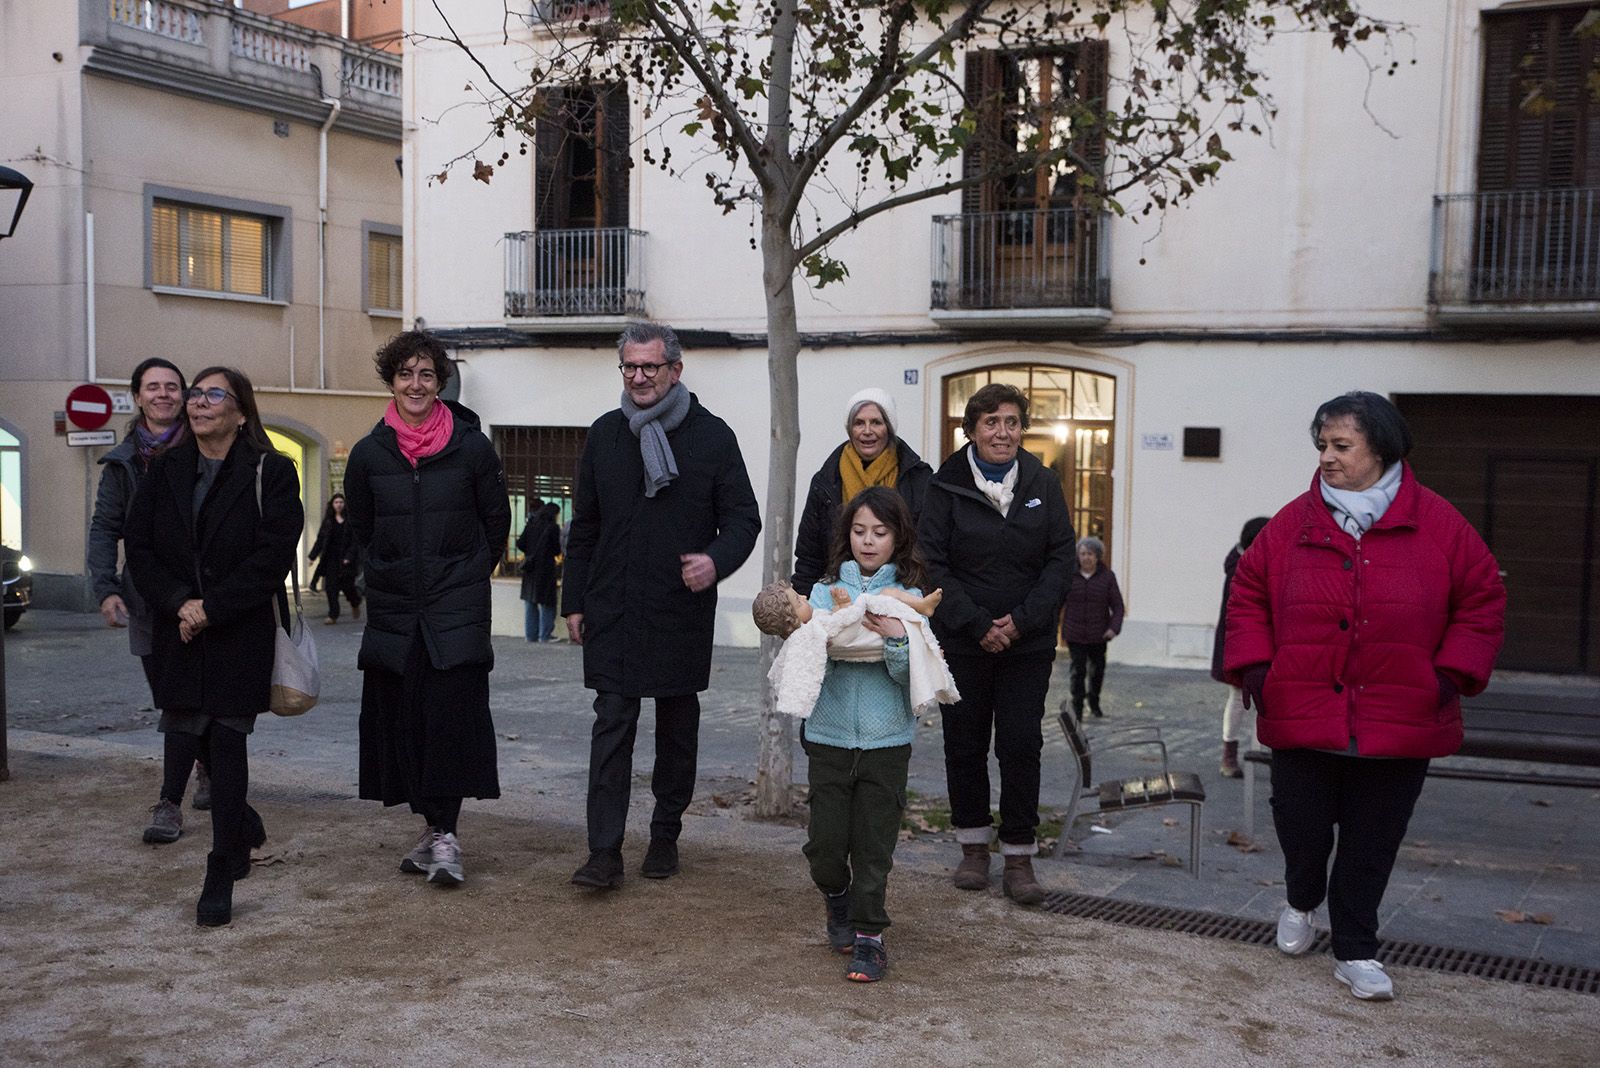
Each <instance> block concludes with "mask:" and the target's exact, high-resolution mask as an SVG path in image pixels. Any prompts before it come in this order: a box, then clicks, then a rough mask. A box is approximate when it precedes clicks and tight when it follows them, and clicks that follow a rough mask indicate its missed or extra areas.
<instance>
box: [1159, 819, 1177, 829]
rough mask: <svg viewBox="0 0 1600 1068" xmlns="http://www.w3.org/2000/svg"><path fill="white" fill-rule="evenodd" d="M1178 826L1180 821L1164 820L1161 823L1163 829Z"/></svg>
mask: <svg viewBox="0 0 1600 1068" xmlns="http://www.w3.org/2000/svg"><path fill="white" fill-rule="evenodd" d="M1177 825H1178V821H1177V820H1174V819H1164V820H1162V821H1161V826H1163V827H1176V826H1177Z"/></svg>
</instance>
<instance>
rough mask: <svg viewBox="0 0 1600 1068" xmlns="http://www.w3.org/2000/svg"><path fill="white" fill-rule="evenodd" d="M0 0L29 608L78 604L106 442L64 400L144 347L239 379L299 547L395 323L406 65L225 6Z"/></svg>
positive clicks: (6, 447)
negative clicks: (278, 457)
mask: <svg viewBox="0 0 1600 1068" xmlns="http://www.w3.org/2000/svg"><path fill="white" fill-rule="evenodd" d="M3 6H4V19H5V26H6V29H5V32H4V33H3V34H0V94H3V95H4V97H5V98H6V99H7V101H8V102H9V103H8V107H7V121H6V123H5V124H4V125H3V126H0V159H3V160H5V161H7V165H8V166H11V167H13V168H14V169H17V170H19V171H22V172H23V173H24V174H26V175H27V176H28V177H29V178H31V179H32V180H33V181H34V183H35V186H34V190H33V194H32V197H31V199H30V200H29V202H28V205H27V208H26V212H25V214H24V216H23V219H22V222H21V224H20V225H19V226H18V229H17V233H16V235H15V236H14V237H13V238H11V239H9V240H7V241H5V242H4V244H3V245H0V322H4V323H5V329H4V330H3V331H0V476H4V477H3V483H4V484H3V492H0V498H3V501H4V505H5V511H4V513H3V515H0V524H3V526H0V538H3V539H4V541H5V542H6V543H7V544H12V545H16V546H19V547H21V548H22V549H24V551H26V552H27V553H28V555H29V556H30V557H31V559H32V560H33V562H34V566H35V587H34V590H35V593H34V596H35V604H37V605H39V606H42V607H80V608H83V607H89V605H88V604H87V601H88V595H87V587H86V583H85V579H84V547H85V538H86V532H87V528H88V523H89V519H90V515H91V512H92V508H93V500H94V492H95V487H96V484H97V482H98V478H99V467H98V465H97V464H96V462H95V461H96V460H97V459H98V458H99V456H101V455H103V454H104V452H105V451H106V449H105V448H104V447H73V446H70V445H69V444H68V443H67V438H66V437H65V434H64V431H65V430H67V429H71V428H70V427H65V426H63V425H62V421H61V419H60V417H59V413H61V412H63V410H64V409H65V407H66V404H65V401H66V396H67V393H68V391H69V390H70V389H72V387H74V386H76V385H78V384H80V383H86V382H92V383H97V384H99V385H101V386H103V387H104V388H105V389H107V390H108V391H109V392H110V393H111V394H112V395H113V400H114V402H116V404H117V406H118V407H119V408H121V407H123V398H122V397H120V396H119V394H126V393H127V391H128V388H129V376H130V374H131V372H132V370H133V368H134V367H135V366H136V365H137V364H138V363H139V362H140V361H141V360H143V359H145V358H147V357H150V356H162V357H165V358H167V359H170V360H172V361H173V362H174V363H176V364H177V365H178V366H180V367H181V368H183V369H184V371H185V373H186V375H192V374H193V373H194V372H195V371H197V370H199V369H201V368H203V367H205V366H207V365H212V364H225V365H232V366H236V367H239V368H240V369H242V370H243V371H244V372H245V373H246V374H248V375H249V376H250V378H251V380H252V382H253V383H254V384H255V386H256V389H257V391H258V403H259V405H260V407H261V411H262V416H263V418H264V420H265V422H266V423H267V425H268V428H269V430H271V431H273V432H274V434H275V436H276V438H277V440H278V442H279V444H280V446H281V447H283V448H285V449H286V450H287V451H289V452H290V454H291V455H293V456H294V457H295V459H296V460H297V462H298V463H299V466H300V472H301V480H302V489H303V498H304V503H305V507H306V513H307V517H308V518H307V526H308V531H307V534H306V537H305V540H304V542H303V545H302V549H304V547H305V546H308V545H309V543H310V540H311V538H312V537H313V536H314V535H315V531H316V522H317V518H318V517H319V516H320V515H321V512H322V509H323V508H324V506H325V503H326V500H327V497H328V496H329V494H330V493H331V492H332V490H333V489H334V488H337V484H338V480H339V477H340V474H341V472H342V469H343V457H344V455H345V452H346V451H347V450H348V448H349V447H350V446H351V445H353V444H354V443H355V442H356V440H357V439H359V438H360V437H361V436H362V435H363V434H365V433H366V432H367V430H369V429H370V428H371V426H372V424H373V423H374V422H375V421H376V419H377V418H378V417H379V415H380V414H381V412H382V408H383V403H384V399H385V397H386V394H384V393H383V392H382V391H381V383H379V382H378V381H377V380H376V378H375V375H374V372H373V368H372V361H371V357H372V353H373V351H374V350H375V349H376V348H377V347H378V346H379V345H380V344H381V343H382V342H383V341H384V339H386V338H387V337H389V336H390V335H391V334H393V333H395V332H396V331H397V330H399V329H400V327H401V311H402V298H401V292H400V280H401V277H402V274H403V256H404V253H403V245H402V241H401V231H400V221H401V219H400V203H401V195H400V183H401V176H400V174H399V164H398V159H397V157H398V155H399V145H400V88H401V81H400V61H399V58H398V57H397V56H395V55H393V54H390V53H386V52H380V51H377V50H374V49H372V48H368V47H366V46H363V45H360V44H357V43H354V42H351V41H346V40H341V39H340V38H338V37H336V36H331V35H329V34H325V33H318V32H315V31H312V30H307V29H304V28H301V27H298V26H294V25H289V24H286V23H282V22H277V21H275V20H273V19H270V18H267V17H264V16H260V15H255V14H251V13H250V12H247V11H242V10H238V9H236V8H234V7H233V6H232V5H231V4H225V3H221V2H215V0H80V2H74V3H59V4H38V3H32V4H25V3H8V4H5V5H3ZM129 418H130V417H129V415H127V414H123V413H122V412H120V411H119V412H118V413H117V414H116V415H115V416H114V417H113V421H112V423H111V424H109V428H111V429H114V430H115V431H116V432H117V437H118V438H120V437H121V435H122V433H123V432H124V431H125V429H126V425H127V423H128V421H129Z"/></svg>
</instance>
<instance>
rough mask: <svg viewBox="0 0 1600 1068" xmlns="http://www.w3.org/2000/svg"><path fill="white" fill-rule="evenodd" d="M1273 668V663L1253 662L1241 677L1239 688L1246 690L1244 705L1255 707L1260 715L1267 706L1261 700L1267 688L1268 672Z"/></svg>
mask: <svg viewBox="0 0 1600 1068" xmlns="http://www.w3.org/2000/svg"><path fill="white" fill-rule="evenodd" d="M1271 668H1272V665H1271V664H1252V665H1251V666H1250V667H1247V668H1245V669H1244V671H1243V672H1242V673H1241V675H1240V678H1239V688H1240V689H1241V690H1243V691H1244V707H1246V708H1251V707H1254V708H1255V710H1256V715H1258V716H1259V715H1261V713H1263V712H1264V711H1266V708H1267V706H1266V703H1265V702H1263V701H1262V700H1261V694H1262V692H1263V691H1264V690H1265V689H1266V688H1267V672H1268V671H1269V670H1270V669H1271Z"/></svg>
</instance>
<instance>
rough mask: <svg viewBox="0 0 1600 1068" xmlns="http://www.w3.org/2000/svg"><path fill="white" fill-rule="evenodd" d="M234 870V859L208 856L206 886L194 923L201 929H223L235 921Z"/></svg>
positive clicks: (201, 892) (196, 910) (223, 856)
mask: <svg viewBox="0 0 1600 1068" xmlns="http://www.w3.org/2000/svg"><path fill="white" fill-rule="evenodd" d="M247 863H248V861H247ZM233 870H234V861H233V859H232V858H230V857H227V856H225V855H223V854H221V853H208V854H206V885H205V886H204V887H203V888H202V889H201V891H200V901H199V903H198V904H196V905H195V907H194V922H195V923H197V924H199V925H200V926H201V927H222V926H225V925H226V924H228V923H229V922H230V921H231V920H232V919H233Z"/></svg>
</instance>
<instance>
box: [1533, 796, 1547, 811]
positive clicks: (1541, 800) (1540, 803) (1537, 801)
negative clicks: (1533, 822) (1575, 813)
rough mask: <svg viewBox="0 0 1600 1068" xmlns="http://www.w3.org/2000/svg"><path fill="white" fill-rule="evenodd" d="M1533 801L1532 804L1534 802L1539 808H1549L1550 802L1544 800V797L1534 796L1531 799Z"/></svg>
mask: <svg viewBox="0 0 1600 1068" xmlns="http://www.w3.org/2000/svg"><path fill="white" fill-rule="evenodd" d="M1533 803H1534V804H1536V805H1538V806H1539V807H1540V808H1549V807H1550V802H1548V801H1546V800H1545V799H1544V798H1542V797H1536V798H1534V799H1533Z"/></svg>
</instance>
